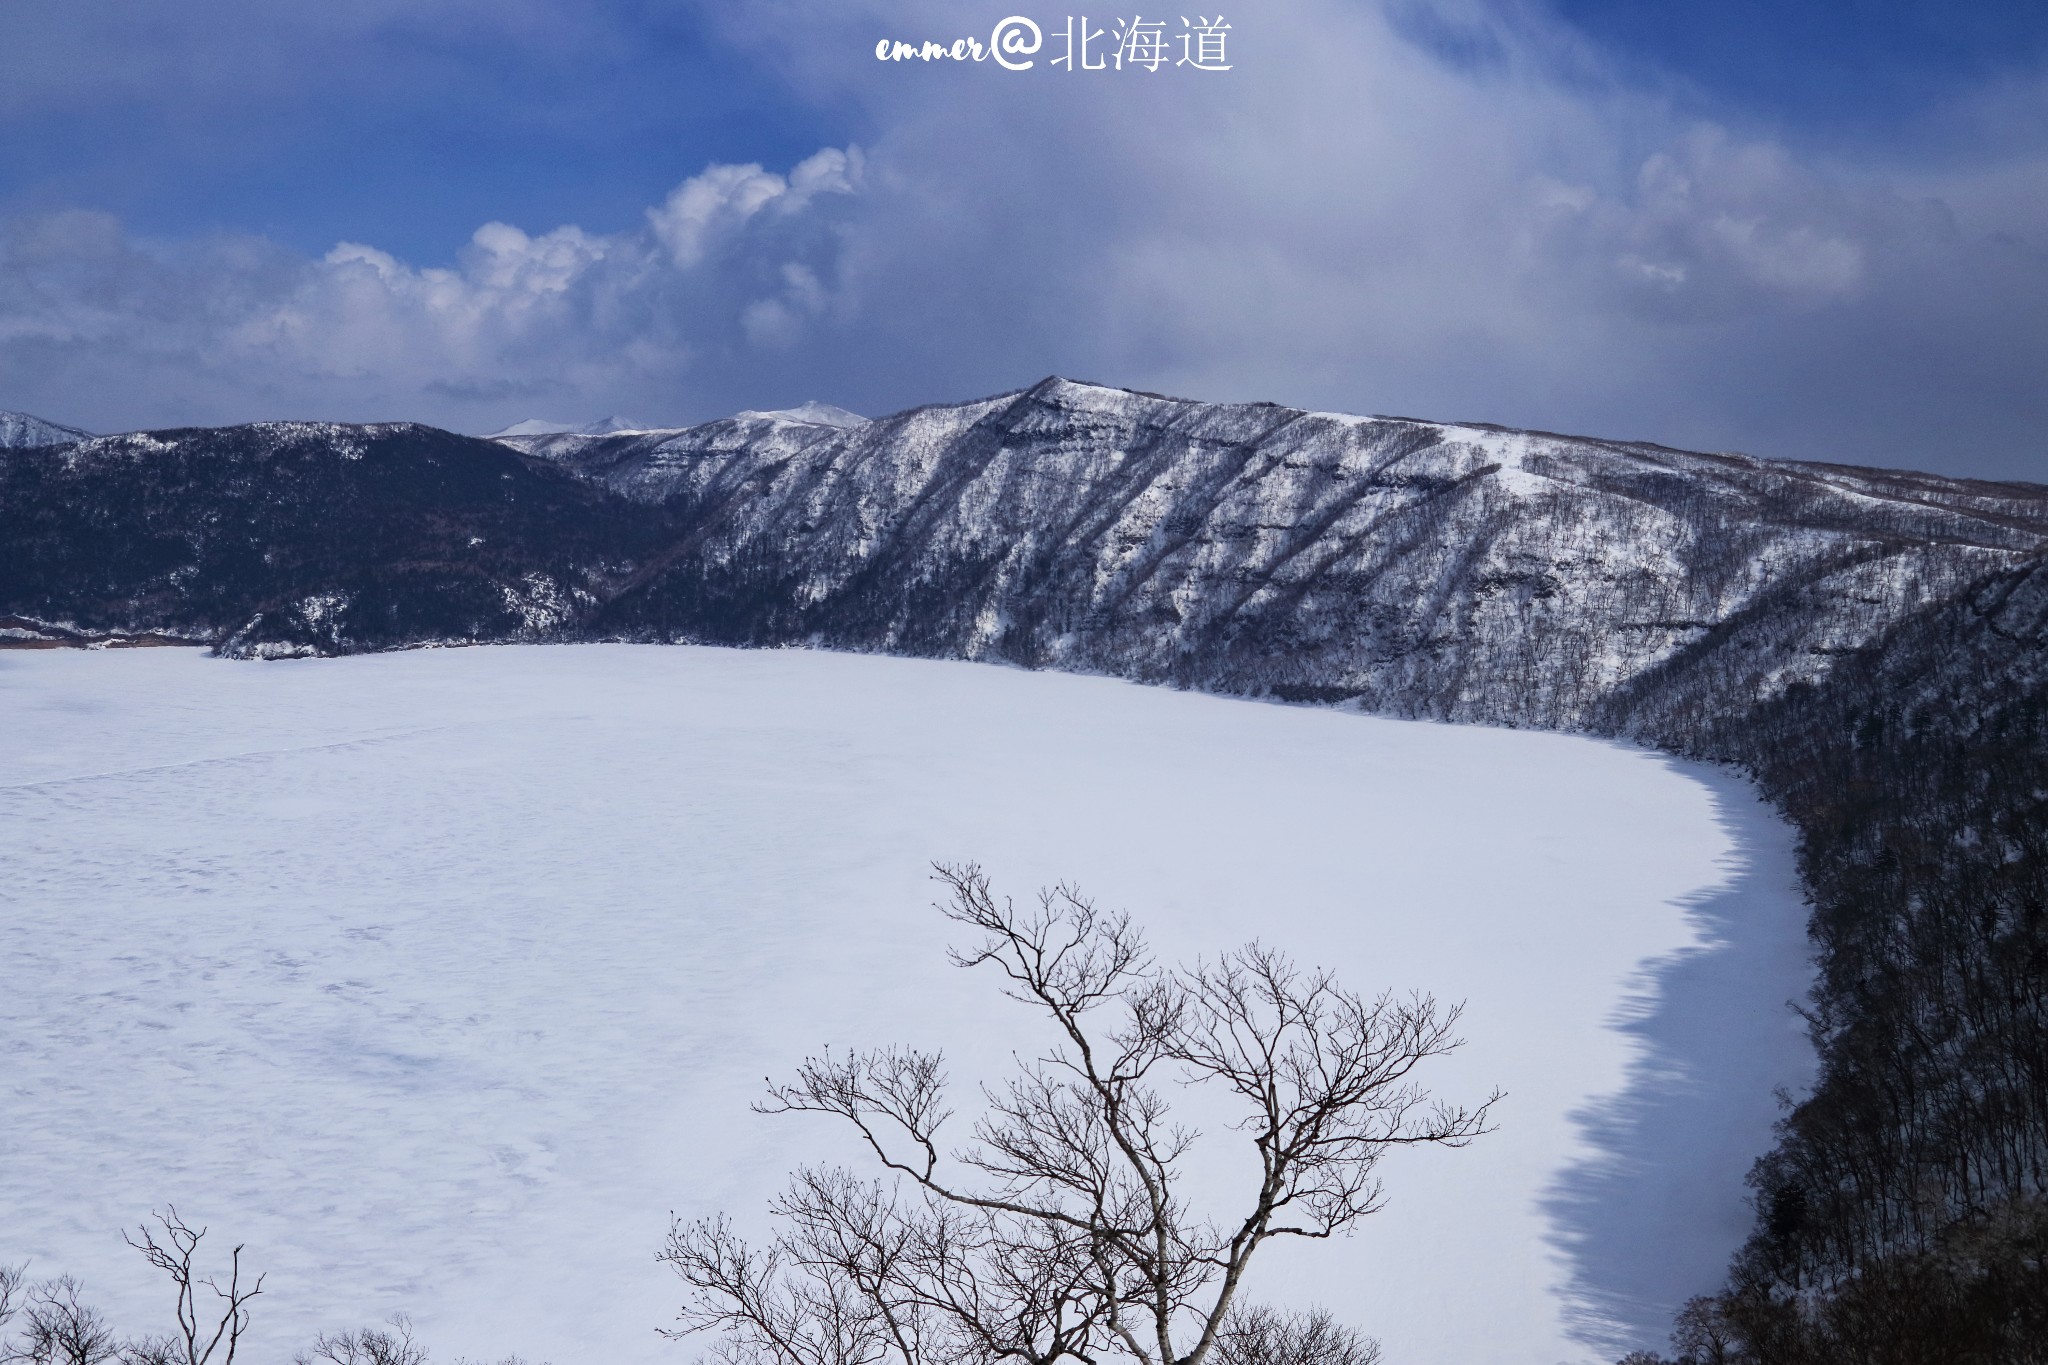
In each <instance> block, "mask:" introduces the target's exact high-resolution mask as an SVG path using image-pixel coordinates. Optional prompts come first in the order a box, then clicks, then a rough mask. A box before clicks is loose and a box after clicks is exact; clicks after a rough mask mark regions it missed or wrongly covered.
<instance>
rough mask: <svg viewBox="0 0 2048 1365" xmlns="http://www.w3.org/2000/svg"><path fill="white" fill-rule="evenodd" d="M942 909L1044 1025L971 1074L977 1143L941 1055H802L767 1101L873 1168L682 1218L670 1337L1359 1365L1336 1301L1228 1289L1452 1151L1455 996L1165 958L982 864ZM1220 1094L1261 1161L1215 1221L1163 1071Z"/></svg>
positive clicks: (872, 1355)
mask: <svg viewBox="0 0 2048 1365" xmlns="http://www.w3.org/2000/svg"><path fill="white" fill-rule="evenodd" d="M935 870H936V872H937V880H939V881H940V882H941V883H942V884H943V885H944V886H946V887H947V888H948V890H949V891H950V892H951V897H950V899H949V901H948V902H946V903H945V904H944V905H942V906H941V907H940V908H941V910H942V911H943V912H944V913H945V914H946V915H947V917H948V918H950V919H952V920H953V921H954V922H955V923H957V924H960V925H963V926H965V927H967V928H968V929H970V930H972V931H973V932H974V933H975V935H976V939H975V941H974V942H972V943H970V944H969V945H967V946H965V947H960V948H956V949H955V950H954V951H953V953H952V960H953V961H954V963H955V964H956V965H958V966H961V967H967V968H984V967H993V968H995V969H996V971H997V972H998V973H1000V975H1001V977H1002V980H1003V992H1004V994H1005V995H1007V996H1008V997H1009V998H1011V999H1013V1000H1016V1001H1019V1002H1021V1003H1023V1004H1025V1005H1028V1006H1030V1007H1032V1009H1033V1010H1035V1011H1036V1012H1037V1013H1038V1014H1039V1015H1040V1016H1041V1017H1042V1018H1043V1019H1044V1020H1046V1021H1047V1022H1048V1023H1049V1024H1050V1025H1051V1027H1052V1036H1053V1042H1052V1045H1051V1046H1050V1047H1048V1048H1047V1049H1046V1050H1044V1051H1043V1052H1042V1053H1041V1054H1040V1055H1038V1056H1036V1057H1033V1058H1028V1059H1020V1060H1019V1065H1018V1071H1017V1073H1016V1074H1015V1075H1013V1076H1012V1077H1010V1078H1009V1079H1008V1080H1007V1081H1005V1082H1004V1083H1002V1084H1001V1085H997V1086H993V1087H989V1088H986V1089H984V1091H983V1094H982V1099H983V1111H982V1113H981V1115H980V1117H979V1118H978V1119H977V1120H976V1122H975V1123H974V1125H973V1128H972V1130H971V1134H970V1135H969V1141H968V1142H967V1144H966V1145H965V1146H963V1147H961V1148H959V1149H957V1150H949V1149H948V1148H947V1147H946V1145H945V1140H944V1137H943V1129H944V1128H945V1125H946V1124H947V1122H948V1121H949V1120H950V1119H951V1118H952V1116H953V1109H952V1107H951V1105H950V1103H949V1101H948V1100H947V1096H946V1087H947V1079H946V1074H945V1066H944V1059H943V1057H942V1056H941V1055H940V1054H938V1053H930V1052H920V1051H916V1050H914V1049H908V1048H885V1049H881V1050H876V1051H869V1052H853V1053H846V1054H837V1053H833V1052H827V1053H825V1054H824V1055H823V1056H821V1057H812V1058H808V1059H806V1060H805V1061H804V1062H803V1064H802V1065H801V1066H800V1067H799V1068H798V1070H797V1074H796V1078H795V1079H794V1080H792V1081H790V1082H787V1083H785V1084H781V1085H772V1086H771V1087H770V1089H769V1093H768V1098H767V1099H766V1100H765V1101H764V1102H763V1103H761V1104H760V1105H758V1106H756V1107H757V1108H758V1109H759V1110H761V1111H762V1112H765V1113H818V1114H829V1115H832V1116H834V1117H836V1118H838V1119H840V1120H842V1121H844V1122H846V1123H847V1124H849V1125H850V1126H851V1127H852V1128H853V1130H854V1132H855V1133H856V1134H857V1135H858V1136H859V1139H860V1141H861V1143H862V1145H864V1146H865V1148H866V1149H867V1152H868V1154H869V1156H870V1157H871V1158H873V1159H874V1160H875V1161H876V1162H877V1163H878V1164H879V1165H880V1167H881V1168H882V1171H883V1173H884V1175H885V1177H886V1180H885V1181H884V1182H880V1183H869V1182H864V1181H861V1180H859V1179H857V1178H856V1177H854V1176H853V1175H851V1174H849V1173H847V1172H845V1171H842V1170H837V1169H828V1170H804V1171H800V1172H798V1173H797V1175H796V1177H795V1179H794V1180H793V1182H792V1184H791V1186H790V1188H789V1190H788V1191H787V1192H785V1193H784V1194H783V1195H782V1196H781V1197H780V1198H779V1199H778V1200H776V1201H775V1203H774V1204H773V1206H772V1207H771V1212H772V1213H773V1214H774V1215H775V1216H776V1218H777V1220H778V1222H779V1224H780V1226H781V1229H782V1230H781V1231H780V1232H779V1233H778V1234H777V1235H776V1237H775V1238H774V1240H773V1241H771V1242H770V1243H769V1244H768V1245H767V1246H766V1247H765V1248H762V1249H756V1248H753V1247H751V1246H749V1245H748V1244H747V1243H746V1242H744V1241H743V1240H741V1239H740V1238H739V1237H738V1236H737V1235H736V1234H735V1233H734V1232H733V1230H732V1228H731V1226H730V1224H728V1223H727V1222H726V1221H725V1220H724V1219H723V1218H719V1219H713V1220H709V1221H700V1222H697V1223H691V1224H683V1223H680V1222H677V1223H676V1224H674V1226H673V1227H672V1228H671V1231H670V1236H669V1242H668V1246H667V1248H666V1249H665V1250H664V1251H663V1252H662V1254H661V1259H662V1260H664V1261H666V1262H667V1263H668V1264H669V1265H670V1266H671V1267H672V1268H674V1269H675V1270H676V1271H677V1273H678V1274H679V1275H680V1276H681V1277H682V1279H683V1280H684V1282H685V1283H686V1284H687V1285H688V1286H689V1287H690V1291H691V1292H690V1295H689V1298H688V1301H687V1303H686V1305H685V1307H684V1309H683V1311H682V1314H681V1316H680V1318H679V1324H680V1325H679V1326H678V1328H677V1329H675V1332H674V1333H673V1335H690V1334H693V1333H699V1332H703V1333H711V1334H714V1335H715V1337H716V1338H717V1343H718V1344H717V1345H716V1347H715V1348H714V1355H713V1359H715V1360H717V1361H719V1362H722V1365H996V1363H997V1362H1021V1363H1022V1365H1055V1362H1060V1361H1074V1362H1078V1363H1079V1365H1096V1363H1097V1362H1104V1363H1105V1365H1106V1363H1107V1362H1111V1361H1119V1362H1136V1363H1137V1365H1205V1362H1210V1361H1214V1362H1219V1365H1311V1363H1313V1365H1373V1362H1375V1361H1376V1360H1377V1359H1378V1351H1379V1348H1378V1345H1377V1343H1374V1342H1372V1341H1371V1340H1370V1339H1369V1338H1365V1337H1361V1336H1359V1335H1357V1334H1356V1333H1355V1332H1352V1331H1350V1330H1349V1329H1347V1328H1343V1327H1340V1326H1338V1325H1337V1324H1336V1323H1335V1322H1334V1321H1332V1320H1331V1319H1330V1318H1329V1317H1328V1315H1327V1314H1322V1313H1319V1312H1318V1313H1314V1314H1310V1315H1307V1316H1296V1317H1283V1316H1281V1315H1279V1314H1276V1313H1274V1312H1272V1311H1271V1310H1268V1309H1263V1308H1256V1307H1248V1306H1245V1305H1243V1304H1242V1303H1241V1302H1240V1292H1241V1290H1242V1287H1243V1281H1244V1277H1245V1274H1246V1271H1247V1270H1248V1268H1249V1266H1250V1264H1251V1261H1252V1258H1253V1256H1254V1253H1256V1252H1257V1250H1258V1248H1259V1247H1260V1246H1261V1245H1263V1244H1264V1243H1265V1242H1267V1241H1269V1240H1271V1239H1272V1238H1275V1237H1282V1236H1291V1237H1305V1238H1328V1237H1332V1236H1336V1235H1338V1234H1339V1233H1343V1232H1346V1231H1348V1230H1350V1229H1351V1228H1352V1227H1353V1226H1354V1225H1355V1224H1356V1223H1357V1222H1358V1221H1359V1220H1360V1219H1362V1218H1364V1217H1366V1216H1368V1215H1369V1214H1371V1213H1373V1212H1374V1211H1376V1210H1377V1209H1378V1208H1380V1207H1381V1205H1382V1204H1383V1202H1384V1199H1385V1192H1384V1189H1383V1187H1382V1185H1381V1183H1380V1181H1379V1179H1378V1177H1377V1175H1376V1173H1375V1168H1376V1167H1377V1165H1378V1162H1379V1159H1380V1157H1381V1156H1382V1155H1383V1154H1384V1153H1385V1152H1386V1151H1387V1150H1388V1149H1389V1148H1392V1147H1397V1146H1408V1145H1419V1144H1433V1145H1438V1146H1448V1147H1461V1146H1464V1145H1465V1144H1466V1143H1468V1142H1470V1141H1472V1140H1473V1139H1474V1138H1476V1137H1478V1136H1480V1135H1481V1134H1483V1133H1485V1132H1487V1131H1489V1130H1490V1121H1491V1113H1492V1108H1493V1105H1494V1104H1495V1103H1496V1102H1497V1101H1498V1100H1499V1099H1500V1095H1499V1094H1498V1093H1497V1092H1496V1093H1495V1094H1494V1095H1492V1096H1490V1097H1489V1098H1488V1099H1486V1100H1485V1101H1484V1102H1483V1103H1481V1104H1479V1105H1477V1106H1476V1107H1467V1106H1463V1105H1456V1104H1452V1103H1449V1102H1447V1101H1443V1100H1440V1099H1437V1098H1435V1097H1433V1096H1431V1095H1430V1094H1429V1093H1428V1091H1427V1090H1425V1089H1424V1088H1423V1087H1422V1085H1421V1084H1420V1082H1419V1081H1418V1080H1417V1079H1416V1077H1415V1073H1416V1071H1417V1069H1418V1068H1419V1067H1420V1066H1421V1065H1422V1064H1423V1063H1425V1062H1427V1061H1429V1060H1430V1059H1431V1058H1434V1057H1440V1056H1443V1055H1445V1054H1447V1053H1449V1052H1451V1051H1453V1050H1455V1049H1456V1048H1457V1047H1458V1046H1459V1045H1460V1039H1458V1037H1457V1036H1456V1026H1457V1023H1458V1019H1459V1016H1460V1014H1461V1013H1462V1007H1460V1006H1455V1005H1453V1006H1443V1005H1440V1004H1439V1003H1438V1002H1437V1001H1436V1000H1435V999H1434V998H1433V997H1431V996H1428V995H1423V994H1414V995H1409V996H1405V997H1399V996H1395V995H1393V994H1391V993H1390V994H1384V995H1381V996H1379V997H1377V998H1375V999H1373V1000H1370V1001H1368V1000H1367V999H1366V998H1364V997H1362V996H1360V995H1357V994H1355V993H1353V992H1351V991H1348V990H1346V989H1344V988H1343V987H1342V986H1340V985H1339V984H1338V983H1337V981H1336V980H1335V979H1334V978H1333V977H1331V976H1330V974H1329V973H1327V972H1323V971H1306V970H1303V969H1301V968H1298V967H1296V966H1295V965H1294V963H1293V962H1292V961H1291V960H1289V959H1288V958H1287V957H1286V956H1285V955H1284V954H1282V953H1280V952H1278V951H1276V950H1274V949H1271V948H1268V947H1266V946H1264V945H1262V944H1259V943H1256V942H1255V943H1252V944H1249V945H1247V946H1245V947H1243V948H1240V949H1238V950H1236V951H1234V952H1232V953H1228V954H1226V955H1224V956H1223V957H1221V958H1219V959H1217V960H1216V961H1214V962H1198V963H1196V964H1194V965H1192V966H1189V967H1183V968H1166V967H1162V966H1160V965H1159V964H1158V963H1157V961H1156V960H1155V959H1154V958H1153V956H1152V954H1151V951H1150V949H1149V948H1148V947H1147V945H1146V943H1145V939H1144V935H1143V934H1142V933H1141V932H1140V931H1139V930H1138V929H1137V927H1136V926H1135V924H1134V923H1133V922H1132V921H1131V919H1130V917H1129V916H1127V915H1122V914H1117V915H1111V914H1105V913H1103V912H1101V911H1099V910H1098V909H1096V907H1095V905H1094V904H1093V902H1091V901H1089V900H1088V899H1087V898H1086V897H1084V896H1083V895H1082V894H1081V893H1080V891H1079V890H1078V889H1077V888H1075V887H1072V886H1069V885H1060V886H1056V887H1053V888H1051V889H1049V890H1046V891H1043V892H1041V893H1040V894H1039V896H1038V898H1037V901H1036V904H1035V905H1033V906H1030V907H1027V908H1025V909H1022V910H1020V909H1018V908H1017V907H1016V906H1015V905H1014V904H1013V903H1012V902H1011V901H1009V900H1008V899H1001V900H999V899H998V898H997V897H996V896H995V895H994V894H993V892H992V891H991V889H990V886H989V882H988V878H987V876H986V875H985V874H984V873H983V872H982V871H981V869H979V868H978V867H975V866H973V865H971V864H969V865H964V866H958V867H952V866H939V867H937V868H936V869H935ZM1168 1082H1171V1083H1176V1084H1180V1085H1185V1086H1201V1087H1204V1088H1208V1089H1213V1090H1218V1091H1221V1092H1222V1093H1224V1094H1228V1095H1231V1096H1234V1097H1235V1099H1236V1101H1237V1103H1238V1108H1239V1117H1238V1118H1237V1119H1236V1121H1235V1122H1234V1124H1233V1128H1234V1130H1235V1131H1236V1132H1237V1133H1238V1134H1239V1135H1240V1136H1241V1138H1242V1139H1243V1140H1244V1141H1246V1142H1247V1143H1248V1145H1249V1146H1250V1148H1251V1149H1252V1151H1253V1153H1254V1154H1255V1156H1256V1158H1257V1162H1256V1167H1255V1169H1256V1178H1255V1180H1253V1181H1252V1182H1251V1183H1250V1184H1248V1186H1247V1187H1246V1188H1245V1189H1243V1190H1241V1191H1240V1192H1239V1196H1238V1198H1239V1200H1240V1202H1239V1203H1238V1204H1237V1205H1236V1208H1235V1210H1234V1211H1233V1212H1231V1213H1230V1214H1229V1216H1227V1217H1217V1216H1214V1215H1205V1214H1204V1213H1203V1212H1202V1211H1201V1210H1198V1209H1197V1208H1195V1207H1194V1206H1193V1205H1192V1204H1191V1203H1190V1201H1189V1200H1188V1199H1187V1198H1186V1197H1185V1196H1184V1195H1183V1193H1182V1191H1181V1184H1182V1175H1183V1172H1184V1169H1185V1158H1186V1156H1187V1154H1188V1153H1189V1151H1190V1150H1191V1148H1192V1147H1193V1145H1194V1143H1195V1141H1196V1135H1195V1134H1194V1133H1193V1132H1192V1131H1190V1130H1188V1129H1186V1128H1184V1127H1182V1126H1180V1125H1179V1124H1177V1123H1175V1122H1174V1120H1173V1118H1172V1113H1171V1107H1170V1105H1169V1104H1168V1102H1167V1099H1166V1094H1165V1091H1164V1090H1163V1089H1162V1085H1163V1084H1165V1083H1168Z"/></svg>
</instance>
